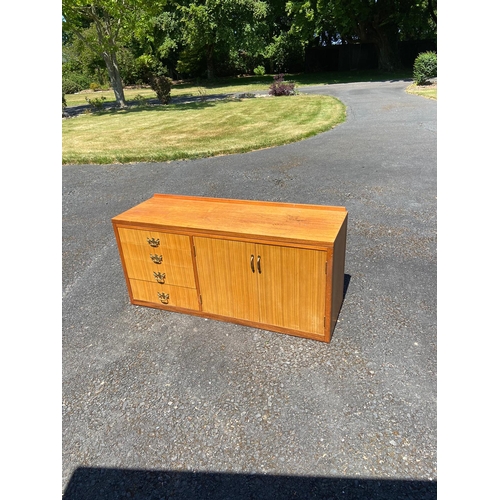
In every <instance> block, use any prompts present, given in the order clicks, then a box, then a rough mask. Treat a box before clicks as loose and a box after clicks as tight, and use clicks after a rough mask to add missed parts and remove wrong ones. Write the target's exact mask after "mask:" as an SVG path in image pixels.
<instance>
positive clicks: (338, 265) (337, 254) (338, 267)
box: [331, 216, 347, 331]
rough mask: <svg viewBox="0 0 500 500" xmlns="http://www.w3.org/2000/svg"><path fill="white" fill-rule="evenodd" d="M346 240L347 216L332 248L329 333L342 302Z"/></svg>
mask: <svg viewBox="0 0 500 500" xmlns="http://www.w3.org/2000/svg"><path fill="white" fill-rule="evenodd" d="M346 238H347V216H346V218H345V220H344V223H343V224H342V227H341V228H340V231H339V234H338V236H337V238H336V240H335V244H334V248H333V285H332V321H331V331H333V328H334V327H335V322H336V321H337V318H338V315H339V312H340V308H341V306H342V301H343V300H344V269H345V251H346Z"/></svg>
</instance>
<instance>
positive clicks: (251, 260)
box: [250, 254, 255, 273]
mask: <svg viewBox="0 0 500 500" xmlns="http://www.w3.org/2000/svg"><path fill="white" fill-rule="evenodd" d="M253 259H254V256H253V254H252V255H250V269H251V270H252V273H254V272H255V267H254V265H253Z"/></svg>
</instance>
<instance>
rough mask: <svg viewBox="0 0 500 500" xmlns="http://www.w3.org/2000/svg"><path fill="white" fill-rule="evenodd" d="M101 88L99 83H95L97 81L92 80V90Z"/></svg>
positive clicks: (90, 86) (90, 87)
mask: <svg viewBox="0 0 500 500" xmlns="http://www.w3.org/2000/svg"><path fill="white" fill-rule="evenodd" d="M100 88H101V87H100V85H99V84H98V83H95V82H92V83H91V84H90V85H89V89H90V90H93V91H94V92H95V91H96V90H99V89H100Z"/></svg>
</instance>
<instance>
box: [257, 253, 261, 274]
mask: <svg viewBox="0 0 500 500" xmlns="http://www.w3.org/2000/svg"><path fill="white" fill-rule="evenodd" d="M257 271H259V274H262V269H261V268H260V255H257Z"/></svg>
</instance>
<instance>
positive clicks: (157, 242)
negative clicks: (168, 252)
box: [146, 238, 160, 248]
mask: <svg viewBox="0 0 500 500" xmlns="http://www.w3.org/2000/svg"><path fill="white" fill-rule="evenodd" d="M146 239H147V240H148V243H149V246H151V247H153V248H156V247H159V246H160V238H158V239H157V240H155V239H154V238H146Z"/></svg>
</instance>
